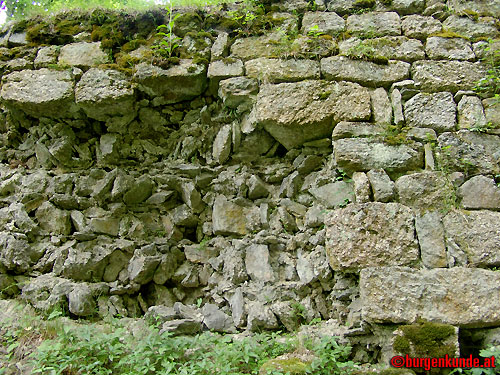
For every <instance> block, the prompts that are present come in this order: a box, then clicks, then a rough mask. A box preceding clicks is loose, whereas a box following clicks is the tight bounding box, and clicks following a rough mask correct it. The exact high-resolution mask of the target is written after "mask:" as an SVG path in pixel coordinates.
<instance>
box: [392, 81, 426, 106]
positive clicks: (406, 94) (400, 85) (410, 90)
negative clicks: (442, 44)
mask: <svg viewBox="0 0 500 375" xmlns="http://www.w3.org/2000/svg"><path fill="white" fill-rule="evenodd" d="M393 90H399V92H400V93H401V99H403V100H404V101H406V100H408V99H410V98H412V97H413V96H415V95H416V94H418V93H419V90H417V89H416V88H415V81H413V80H412V79H405V80H404V81H400V82H395V83H393V84H392V86H391V90H390V91H391V92H392V91H393Z"/></svg>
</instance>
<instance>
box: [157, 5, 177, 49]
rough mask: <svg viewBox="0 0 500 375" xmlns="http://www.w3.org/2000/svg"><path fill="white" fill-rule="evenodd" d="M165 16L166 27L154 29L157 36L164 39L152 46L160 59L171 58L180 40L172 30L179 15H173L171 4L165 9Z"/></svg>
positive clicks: (161, 26)
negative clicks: (166, 19) (166, 20)
mask: <svg viewBox="0 0 500 375" xmlns="http://www.w3.org/2000/svg"><path fill="white" fill-rule="evenodd" d="M167 16H168V23H167V24H166V25H160V26H158V27H157V28H156V30H157V31H158V33H157V35H159V36H162V37H163V38H164V39H163V40H160V42H159V43H158V44H157V45H155V46H153V48H154V49H156V51H157V52H158V53H159V54H160V55H161V56H162V57H166V58H171V57H173V55H174V52H175V50H176V49H177V48H179V47H180V44H179V41H180V40H181V38H179V37H178V36H176V35H175V34H174V32H173V28H174V25H175V20H176V19H177V18H179V17H180V16H181V15H180V14H176V15H175V16H174V15H173V12H172V3H170V7H169V8H167Z"/></svg>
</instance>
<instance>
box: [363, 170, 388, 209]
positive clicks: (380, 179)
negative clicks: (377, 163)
mask: <svg viewBox="0 0 500 375" xmlns="http://www.w3.org/2000/svg"><path fill="white" fill-rule="evenodd" d="M366 175H367V177H368V180H370V185H371V187H372V192H373V199H374V200H375V201H377V202H389V201H390V200H392V198H393V197H394V182H393V181H391V179H390V177H389V176H388V175H387V173H385V171H384V170H383V169H371V170H370V171H368V173H367V174H366Z"/></svg>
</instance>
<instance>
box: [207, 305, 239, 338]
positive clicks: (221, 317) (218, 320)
mask: <svg viewBox="0 0 500 375" xmlns="http://www.w3.org/2000/svg"><path fill="white" fill-rule="evenodd" d="M201 313H202V314H203V324H204V325H205V326H206V327H207V328H208V329H209V330H210V331H215V332H228V331H231V330H232V328H233V320H232V319H231V317H230V316H229V315H227V314H226V313H224V312H223V311H221V310H220V309H219V308H218V307H217V305H214V304H212V303H207V304H205V305H204V306H203V308H202V309H201Z"/></svg>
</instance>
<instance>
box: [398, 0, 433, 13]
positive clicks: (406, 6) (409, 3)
mask: <svg viewBox="0 0 500 375" xmlns="http://www.w3.org/2000/svg"><path fill="white" fill-rule="evenodd" d="M424 8H425V0H392V2H391V3H390V5H389V9H391V10H395V11H396V12H398V13H399V14H401V15H405V14H412V13H420V12H422V11H423V10H424Z"/></svg>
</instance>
